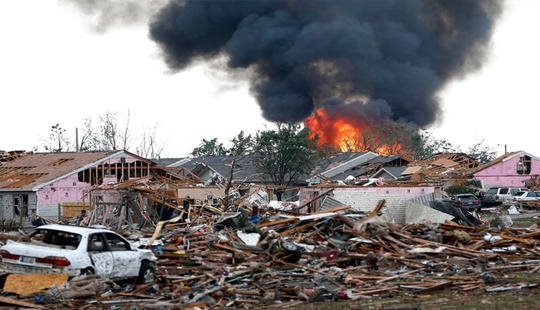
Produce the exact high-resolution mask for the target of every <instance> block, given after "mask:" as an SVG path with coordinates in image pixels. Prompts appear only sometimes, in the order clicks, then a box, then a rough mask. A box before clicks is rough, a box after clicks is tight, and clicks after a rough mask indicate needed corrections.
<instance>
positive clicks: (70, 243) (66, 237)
mask: <svg viewBox="0 0 540 310" xmlns="http://www.w3.org/2000/svg"><path fill="white" fill-rule="evenodd" d="M30 242H31V243H33V244H36V245H41V246H47V247H53V248H59V249H66V250H75V249H76V248H77V247H78V246H79V243H80V242H81V235H79V234H75V233H70V232H67V231H61V230H52V229H37V230H36V231H34V232H33V233H32V235H30Z"/></svg>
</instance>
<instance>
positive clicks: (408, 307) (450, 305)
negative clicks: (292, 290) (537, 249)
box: [291, 272, 540, 310]
mask: <svg viewBox="0 0 540 310" xmlns="http://www.w3.org/2000/svg"><path fill="white" fill-rule="evenodd" d="M504 282H505V283H535V284H538V286H540V274H539V273H534V274H531V273H528V272H520V273H514V274H506V275H505V278H504ZM291 309H297V310H338V309H377V310H379V309H381V310H382V309H384V310H412V309H422V310H424V309H425V310H428V309H437V310H450V309H459V310H473V309H476V310H483V309H501V310H503V309H505V310H506V309H508V310H511V309H540V288H539V287H535V288H529V289H520V290H515V291H510V292H504V293H486V292H485V291H484V290H483V289H478V290H476V291H471V292H467V293H464V292H461V291H455V290H452V288H448V289H445V290H443V291H440V292H432V293H429V294H413V293H411V294H407V295H403V294H402V295H401V296H395V295H391V294H388V295H385V296H380V297H373V298H372V299H363V300H356V301H335V302H322V303H311V304H304V305H300V306H296V307H292V308H291Z"/></svg>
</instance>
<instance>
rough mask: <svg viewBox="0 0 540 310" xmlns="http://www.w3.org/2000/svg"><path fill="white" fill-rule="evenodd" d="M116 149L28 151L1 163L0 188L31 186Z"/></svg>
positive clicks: (25, 188) (65, 172)
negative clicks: (54, 151) (60, 151)
mask: <svg viewBox="0 0 540 310" xmlns="http://www.w3.org/2000/svg"><path fill="white" fill-rule="evenodd" d="M116 152H117V151H113V152H63V153H35V154H28V155H25V156H22V157H19V158H17V159H15V160H12V161H10V162H7V163H4V164H3V165H2V166H0V190H1V189H22V190H31V189H32V188H34V187H35V186H37V185H40V184H43V183H46V182H49V181H52V180H54V179H56V178H58V177H61V176H63V175H66V174H68V173H70V172H72V171H74V170H76V169H78V168H82V167H84V166H86V165H88V164H91V163H93V162H96V161H99V160H101V159H104V158H105V157H107V156H109V155H112V154H114V153H116Z"/></svg>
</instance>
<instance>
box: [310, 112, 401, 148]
mask: <svg viewBox="0 0 540 310" xmlns="http://www.w3.org/2000/svg"><path fill="white" fill-rule="evenodd" d="M304 124H305V125H306V126H307V127H309V131H310V137H311V138H312V139H314V138H317V139H318V140H317V143H318V144H319V146H325V145H330V146H332V147H334V148H336V149H338V150H340V151H342V152H345V151H356V152H364V151H373V152H376V153H379V154H381V155H393V154H401V153H402V149H403V148H402V147H401V145H400V144H392V145H389V144H384V143H382V141H381V140H382V139H381V136H380V135H381V134H382V133H376V132H374V130H373V126H371V125H370V121H369V120H367V119H364V118H362V117H361V116H359V115H343V116H341V115H340V116H335V115H330V114H329V113H328V112H327V111H326V110H325V109H324V108H318V109H317V110H315V112H313V114H312V115H311V116H309V117H308V118H307V119H306V120H305V121H304Z"/></svg>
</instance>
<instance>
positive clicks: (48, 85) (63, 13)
mask: <svg viewBox="0 0 540 310" xmlns="http://www.w3.org/2000/svg"><path fill="white" fill-rule="evenodd" d="M538 16H540V1H538V0H515V1H508V2H507V7H506V10H505V12H504V15H503V17H502V19H501V21H500V22H499V23H498V25H497V28H496V31H495V34H494V37H493V48H492V51H491V55H490V58H489V60H488V61H487V63H486V64H485V66H484V67H483V69H482V70H481V71H479V72H476V73H474V74H471V75H468V76H467V77H466V78H465V79H464V80H459V81H454V82H452V83H450V84H449V85H447V87H446V88H445V89H444V90H443V91H442V92H441V93H440V97H441V100H442V102H443V108H444V114H443V115H441V116H440V121H439V123H438V124H435V125H434V126H433V128H432V130H433V131H434V132H435V134H436V135H437V136H439V137H446V138H448V139H449V140H450V141H452V142H454V143H459V144H462V145H464V146H468V145H471V144H473V143H475V142H477V141H480V140H482V139H484V140H485V141H486V143H488V144H490V145H492V146H494V147H496V148H497V150H498V151H499V153H500V152H502V151H503V148H504V147H503V145H504V144H508V148H509V150H510V151H512V150H520V149H523V150H526V151H529V152H531V153H533V154H537V155H540V143H536V133H537V131H538V128H539V126H538V123H540V113H539V112H540V109H538V108H537V107H538V98H539V95H538V88H539V86H540V85H539V79H538V72H540V41H539V38H540V19H538ZM0 40H1V48H0V105H1V108H0V115H1V116H2V117H1V119H0V149H5V150H12V149H33V148H34V147H35V146H39V145H41V144H42V140H43V139H44V138H45V137H46V136H47V135H48V131H49V128H50V126H51V125H52V124H55V123H60V124H61V125H62V126H63V127H64V128H66V129H67V130H68V131H69V132H70V133H71V134H72V135H74V132H75V127H77V126H78V127H81V126H82V125H83V124H82V123H83V119H84V118H85V117H88V116H94V117H95V116H96V115H99V114H102V113H103V112H104V111H117V112H118V113H119V114H122V115H126V113H127V110H128V109H129V110H130V114H131V127H132V128H133V136H137V135H138V134H140V132H142V131H143V130H148V129H149V128H152V127H153V126H154V125H156V124H157V126H158V127H157V131H158V136H159V137H160V139H161V140H162V141H161V142H162V143H164V144H165V150H164V154H163V155H164V156H172V157H177V156H178V157H180V156H186V155H187V154H188V153H189V152H190V151H191V149H193V147H194V146H196V145H197V144H198V143H199V141H200V140H201V139H202V138H209V137H218V138H220V139H221V140H224V141H226V140H228V139H230V138H231V137H232V136H234V135H235V134H236V133H238V132H239V131H240V130H242V129H243V130H245V131H247V132H250V133H251V132H255V131H256V130H258V129H264V128H265V127H269V126H271V125H270V124H269V123H268V122H266V121H264V119H263V118H262V116H261V112H260V109H259V107H258V106H257V104H256V102H255V100H254V99H253V98H252V97H251V96H250V94H249V91H248V86H247V83H246V82H245V81H244V82H242V81H238V80H235V81H231V79H230V78H229V77H228V76H227V75H226V74H224V73H220V72H216V71H215V70H213V69H211V68H210V67H209V66H208V65H204V64H200V65H197V66H195V67H193V68H191V69H189V70H187V71H184V72H181V73H176V74H172V73H170V72H169V71H168V69H167V67H166V66H165V64H164V63H163V61H162V60H161V58H160V57H159V51H158V49H157V47H156V46H155V44H154V43H153V42H152V41H151V40H150V39H148V29H147V27H146V25H145V24H144V23H141V24H139V25H135V26H130V27H114V28H112V29H110V30H108V31H107V32H105V33H97V32H96V31H94V30H93V29H92V27H91V19H89V18H88V17H87V16H84V15H83V14H81V13H80V12H79V11H78V10H76V9H75V8H74V7H71V6H68V5H65V3H62V2H60V3H59V2H58V1H56V0H2V1H0ZM135 138H136V137H133V140H135Z"/></svg>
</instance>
